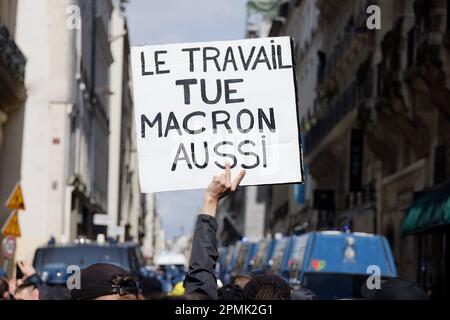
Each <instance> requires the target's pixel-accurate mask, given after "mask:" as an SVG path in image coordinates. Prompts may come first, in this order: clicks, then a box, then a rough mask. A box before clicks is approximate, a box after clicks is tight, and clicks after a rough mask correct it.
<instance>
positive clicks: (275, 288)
mask: <svg viewBox="0 0 450 320" xmlns="http://www.w3.org/2000/svg"><path fill="white" fill-rule="evenodd" d="M244 296H245V299H247V300H290V298H291V287H289V285H288V284H287V282H286V281H284V280H283V279H282V278H281V277H279V276H277V275H258V276H254V277H253V278H252V279H250V281H249V282H248V283H247V284H246V285H245V287H244Z"/></svg>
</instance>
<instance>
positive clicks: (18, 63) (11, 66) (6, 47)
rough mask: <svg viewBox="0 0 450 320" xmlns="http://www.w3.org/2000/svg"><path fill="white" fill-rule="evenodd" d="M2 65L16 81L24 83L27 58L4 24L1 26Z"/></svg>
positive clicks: (0, 55) (0, 57) (0, 52)
mask: <svg viewBox="0 0 450 320" xmlns="http://www.w3.org/2000/svg"><path fill="white" fill-rule="evenodd" d="M0 63H2V64H3V65H4V66H5V67H6V68H7V69H8V71H9V72H10V74H11V75H12V76H13V77H14V78H15V79H16V80H18V81H20V82H23V81H24V78H25V64H26V58H25V56H24V55H23V53H22V51H20V49H19V47H17V45H16V43H15V42H14V39H13V38H12V37H11V35H10V34H9V31H8V29H7V28H6V27H5V26H4V25H2V24H0Z"/></svg>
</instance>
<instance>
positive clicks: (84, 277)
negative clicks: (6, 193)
mask: <svg viewBox="0 0 450 320" xmlns="http://www.w3.org/2000/svg"><path fill="white" fill-rule="evenodd" d="M244 176H245V171H244V170H242V171H240V172H239V173H238V175H237V176H236V178H235V179H234V180H232V179H231V169H230V164H228V163H227V164H226V166H225V172H224V173H222V174H219V175H216V176H214V178H213V179H212V181H211V183H210V184H209V186H208V187H207V189H206V191H205V196H204V200H203V206H202V209H201V212H200V214H199V215H198V218H197V222H196V226H195V232H194V237H193V243H192V251H191V257H190V261H189V269H188V271H187V273H186V276H185V277H184V280H183V281H180V282H179V283H176V284H175V285H174V288H173V290H172V291H171V292H170V293H169V294H167V293H164V290H163V288H162V284H161V281H160V280H159V279H158V278H157V277H145V278H142V279H136V278H135V277H134V276H133V275H132V274H130V273H129V272H127V271H126V270H124V269H122V268H120V267H118V266H116V265H112V264H106V263H97V264H93V265H91V266H88V267H86V268H84V269H82V270H81V271H80V274H79V275H78V276H77V275H74V276H72V277H71V278H70V279H69V283H68V284H67V285H50V284H48V283H45V282H43V281H42V279H41V278H40V277H39V275H38V274H37V273H36V271H35V269H34V268H33V266H32V265H31V264H28V263H26V262H24V261H19V262H18V268H19V269H20V271H21V273H22V276H21V277H20V279H16V278H12V279H7V277H6V274H3V275H2V274H0V299H5V300H7V299H14V300H70V299H71V300H155V299H156V300H163V299H178V300H180V299H181V300H201V299H208V300H312V299H316V298H317V297H316V295H315V294H314V292H312V291H311V290H308V289H306V288H302V287H301V286H297V287H296V288H292V287H291V286H290V285H289V284H288V283H287V282H286V281H285V280H284V279H283V278H281V277H279V276H278V275H273V274H261V275H256V276H253V277H250V276H237V277H235V278H234V279H233V281H232V282H231V283H229V284H226V285H222V284H221V283H220V281H218V280H217V278H216V274H215V266H216V263H217V259H218V248H217V239H216V233H217V227H218V225H217V221H216V218H215V216H216V211H217V205H218V202H219V200H220V199H221V198H223V197H224V196H227V195H229V194H231V193H233V192H234V191H235V190H236V189H237V187H238V186H239V184H240V183H241V181H242V179H243V178H244ZM361 295H362V296H363V297H364V298H366V299H385V300H386V299H387V300H392V299H428V296H427V295H426V293H425V292H424V291H423V290H422V289H421V288H420V287H418V286H417V285H415V284H413V283H410V282H407V281H404V280H401V279H390V280H386V281H383V283H382V285H381V287H380V288H379V289H372V290H370V289H368V288H367V287H365V286H363V288H362V290H361Z"/></svg>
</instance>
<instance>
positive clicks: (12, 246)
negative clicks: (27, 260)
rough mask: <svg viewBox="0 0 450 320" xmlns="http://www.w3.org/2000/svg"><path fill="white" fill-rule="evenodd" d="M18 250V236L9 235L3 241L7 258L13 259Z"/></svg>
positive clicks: (3, 250) (3, 249)
mask: <svg viewBox="0 0 450 320" xmlns="http://www.w3.org/2000/svg"><path fill="white" fill-rule="evenodd" d="M15 252H16V238H14V237H12V236H7V237H6V238H4V239H3V241H2V253H3V256H4V257H5V258H6V259H9V260H11V259H12V258H13V257H14V253H15Z"/></svg>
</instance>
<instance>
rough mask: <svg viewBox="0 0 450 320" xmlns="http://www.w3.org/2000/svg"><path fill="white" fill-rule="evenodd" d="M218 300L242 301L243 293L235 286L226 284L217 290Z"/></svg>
mask: <svg viewBox="0 0 450 320" xmlns="http://www.w3.org/2000/svg"><path fill="white" fill-rule="evenodd" d="M217 294H218V296H219V300H244V291H243V290H242V288H241V287H240V286H238V285H237V284H227V285H225V286H223V287H222V288H220V289H219V290H217Z"/></svg>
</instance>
